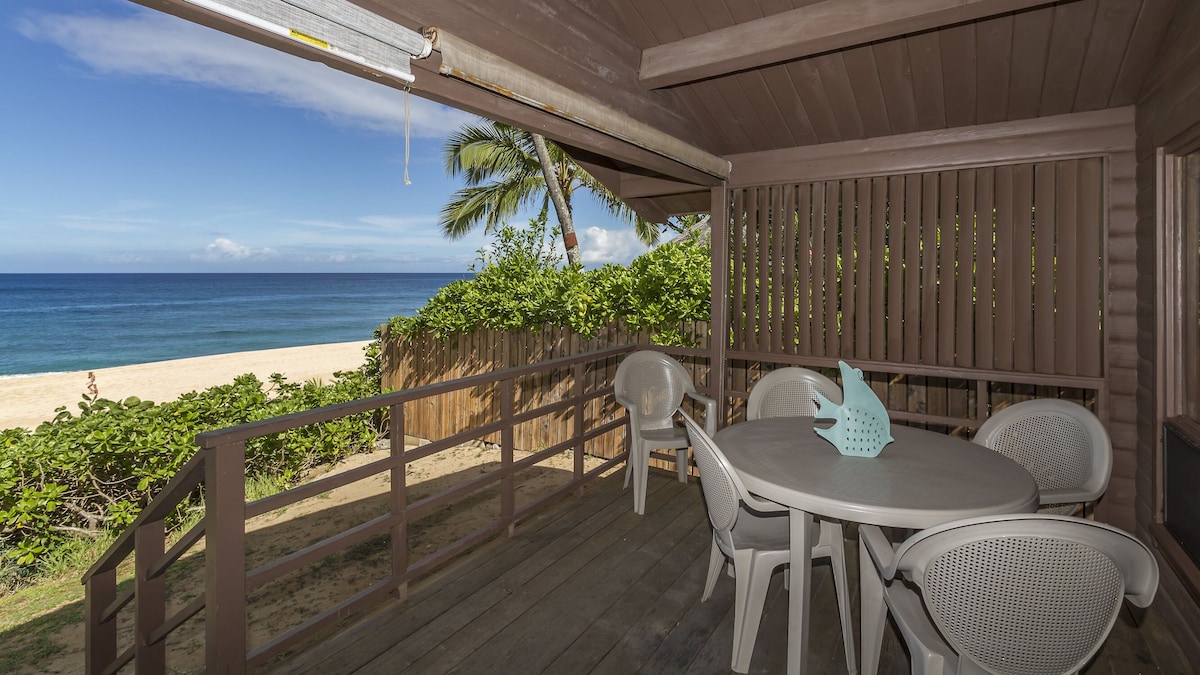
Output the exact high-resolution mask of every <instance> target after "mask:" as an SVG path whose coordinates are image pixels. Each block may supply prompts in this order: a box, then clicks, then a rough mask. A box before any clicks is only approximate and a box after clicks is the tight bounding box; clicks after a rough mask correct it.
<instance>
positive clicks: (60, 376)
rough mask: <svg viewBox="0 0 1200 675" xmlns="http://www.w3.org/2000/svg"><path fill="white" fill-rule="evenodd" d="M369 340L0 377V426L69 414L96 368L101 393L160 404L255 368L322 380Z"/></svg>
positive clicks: (352, 363)
mask: <svg viewBox="0 0 1200 675" xmlns="http://www.w3.org/2000/svg"><path fill="white" fill-rule="evenodd" d="M369 343H370V341H369V340H363V341H357V342H335V343H330V344H322V345H308V346H303V347H281V348H277V349H263V350H257V351H246V352H231V353H228V354H214V355H211V356H193V357H189V358H184V359H172V360H169V361H154V362H151V363H139V364H135V365H130V366H116V367H112V368H95V369H92V370H91V371H87V370H77V371H71V372H66V373H42V374H36V375H12V376H5V377H0V429H11V428H14V427H24V428H26V429H33V428H34V427H36V426H37V425H39V424H41V423H42V422H46V421H49V420H52V419H54V415H55V412H54V410H55V408H59V407H61V406H64V405H65V406H67V409H68V410H70V411H71V412H72V413H76V412H78V410H79V409H78V407H77V406H76V405H75V404H76V403H77V402H78V401H80V400H81V399H82V398H83V395H84V394H85V393H86V392H87V388H88V372H92V373H95V376H96V379H95V384H96V387H97V390H98V393H99V396H100V398H106V399H110V400H114V401H121V400H124V399H126V398H129V397H130V396H136V397H138V398H140V399H142V400H147V401H153V402H155V403H163V402H166V401H173V400H175V399H177V398H179V396H181V395H182V394H185V393H187V392H189V391H200V390H203V389H208V388H209V387H215V386H218V385H222V384H230V383H232V382H233V379H234V378H235V377H237V376H238V375H243V374H245V373H254V374H255V375H257V376H258V378H259V379H260V380H262V381H264V382H266V381H267V378H268V377H269V376H270V375H271V374H272V373H282V374H283V375H284V376H285V377H287V379H288V381H289V382H307V381H308V380H311V379H318V380H322V381H325V382H328V381H330V380H331V379H332V378H333V373H334V372H335V371H341V370H354V369H356V368H358V367H359V366H360V365H362V364H363V362H364V361H365V360H366V355H365V354H364V353H363V347H365V346H366V345H367V344H369Z"/></svg>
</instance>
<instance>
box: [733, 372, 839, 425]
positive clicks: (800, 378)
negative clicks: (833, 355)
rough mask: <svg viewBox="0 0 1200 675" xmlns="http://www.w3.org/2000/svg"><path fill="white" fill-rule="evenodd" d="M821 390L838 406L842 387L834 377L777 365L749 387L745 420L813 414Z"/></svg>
mask: <svg viewBox="0 0 1200 675" xmlns="http://www.w3.org/2000/svg"><path fill="white" fill-rule="evenodd" d="M817 392H820V393H821V394H823V395H824V396H825V398H827V399H829V400H830V401H832V402H833V403H836V404H838V405H841V403H842V390H841V389H839V388H838V386H837V385H836V384H834V383H833V380H831V379H829V378H828V377H825V376H824V375H822V374H820V373H818V372H817V371H815V370H809V369H808V368H797V367H788V368H776V369H775V370H772V371H771V372H769V373H767V374H766V375H763V376H762V377H761V378H759V380H758V382H755V383H754V386H753V387H751V388H750V398H749V399H748V400H747V401H746V419H747V420H757V419H763V418H767V417H816V415H817V411H818V410H819V408H817V397H816V395H815V394H816V393H817Z"/></svg>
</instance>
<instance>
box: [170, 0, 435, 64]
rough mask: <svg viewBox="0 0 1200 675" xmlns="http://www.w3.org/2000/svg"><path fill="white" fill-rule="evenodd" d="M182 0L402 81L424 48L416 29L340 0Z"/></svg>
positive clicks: (427, 48)
mask: <svg viewBox="0 0 1200 675" xmlns="http://www.w3.org/2000/svg"><path fill="white" fill-rule="evenodd" d="M185 1H186V2H189V3H191V4H193V5H196V6H197V7H202V8H204V9H207V10H209V11H211V12H215V13H217V14H221V15H222V16H226V17H229V18H231V19H234V20H235V21H240V22H242V23H245V24H248V25H251V26H254V27H256V28H260V29H262V30H266V31H268V32H271V33H274V34H276V35H281V36H283V37H286V38H290V39H292V40H296V41H297V42H302V43H304V44H306V45H309V46H312V47H316V48H318V49H322V50H325V51H327V52H329V53H331V54H333V55H335V56H338V57H339V58H343V59H346V60H348V61H353V62H354V63H358V64H360V65H363V66H365V67H367V68H370V69H372V70H376V71H379V72H381V73H386V74H388V75H392V76H394V77H398V78H400V79H402V80H405V81H408V82H412V81H413V76H412V70H411V68H410V66H409V61H410V60H411V59H412V58H413V57H416V58H424V57H426V56H428V55H429V51H430V43H429V41H428V40H426V39H425V37H424V36H423V35H421V34H420V33H418V32H416V31H413V30H409V29H408V28H405V27H404V26H401V25H399V24H397V23H394V22H392V21H389V20H387V19H385V18H383V17H381V16H379V15H378V14H373V13H371V12H368V11H367V10H365V9H362V8H361V7H359V6H358V5H354V4H352V3H349V2H346V1H345V0H185Z"/></svg>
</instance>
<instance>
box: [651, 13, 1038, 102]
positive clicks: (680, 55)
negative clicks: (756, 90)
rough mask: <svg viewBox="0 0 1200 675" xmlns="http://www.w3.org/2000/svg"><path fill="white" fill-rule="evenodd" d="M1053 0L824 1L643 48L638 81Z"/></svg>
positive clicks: (764, 60) (803, 52)
mask: <svg viewBox="0 0 1200 675" xmlns="http://www.w3.org/2000/svg"><path fill="white" fill-rule="evenodd" d="M1045 4H1049V3H1048V2H1047V1H1046V0H905V1H904V2H895V0H848V1H840V2H818V3H816V4H813V5H809V6H807V7H801V8H799V9H793V10H789V11H786V12H781V13H779V14H773V15H771V16H767V17H764V18H761V19H755V20H753V21H748V22H746V23H740V24H737V25H735V26H730V27H729V28H722V29H720V30H714V31H711V32H708V33H704V34H701V35H696V36H693V37H689V38H685V39H683V40H678V41H676V42H670V43H667V44H664V45H659V46H657V47H651V48H649V49H645V50H643V51H642V62H641V68H640V71H639V75H638V81H639V82H640V83H641V84H642V86H644V87H646V88H648V89H659V88H662V87H670V86H673V85H677V84H683V83H685V82H692V81H695V80H701V79H705V78H709V77H717V76H720V75H725V74H728V73H732V72H737V71H739V70H746V69H748V68H757V67H760V66H765V65H768V64H771V63H779V62H782V61H790V60H793V59H799V58H803V57H805V56H812V55H814V54H821V53H824V52H828V51H833V50H837V49H845V48H847V47H852V46H854V45H859V44H864V43H868V42H875V41H877V40H885V39H888V38H894V37H897V36H900V35H905V34H908V33H916V32H920V31H925V30H930V29H934V28H939V27H943V26H946V25H948V24H954V23H961V22H964V21H973V20H976V19H982V18H986V17H989V16H995V15H998V14H1005V13H1008V12H1015V11H1019V10H1023V9H1028V8H1030V7H1035V6H1038V5H1045Z"/></svg>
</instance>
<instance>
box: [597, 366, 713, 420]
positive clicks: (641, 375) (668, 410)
mask: <svg viewBox="0 0 1200 675" xmlns="http://www.w3.org/2000/svg"><path fill="white" fill-rule="evenodd" d="M613 390H614V395H615V396H616V399H617V401H618V402H619V403H620V404H621V405H623V406H626V407H630V406H631V405H632V407H633V408H634V409H635V410H636V411H637V416H638V422H639V424H640V426H641V428H642V429H666V428H668V427H670V426H672V424H673V422H672V418H673V416H674V415H675V410H676V409H677V408H679V404H681V403H683V397H684V395H685V394H692V393H695V391H696V385H695V384H693V383H692V377H691V375H689V374H688V372H687V370H685V369H684V367H683V365H682V364H681V363H679V362H678V361H676V360H675V359H673V358H671V357H670V356H668V355H667V354H663V353H662V352H656V351H651V350H641V351H636V352H633V353H632V354H630V355H629V356H626V357H625V359H624V360H623V361H621V364H620V365H619V366H617V374H616V376H615V377H614V378H613Z"/></svg>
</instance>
